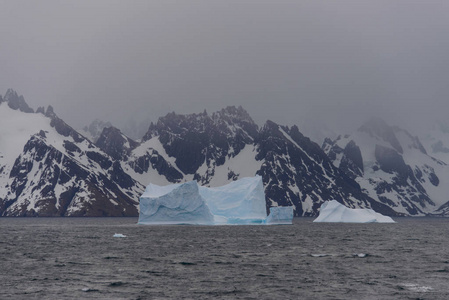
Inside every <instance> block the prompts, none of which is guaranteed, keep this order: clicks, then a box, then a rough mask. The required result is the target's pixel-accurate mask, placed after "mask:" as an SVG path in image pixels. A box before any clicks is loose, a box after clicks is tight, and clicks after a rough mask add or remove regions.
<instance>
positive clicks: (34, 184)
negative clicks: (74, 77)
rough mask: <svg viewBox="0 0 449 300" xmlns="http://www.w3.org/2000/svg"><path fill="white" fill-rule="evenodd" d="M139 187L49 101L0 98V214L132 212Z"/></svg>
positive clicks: (14, 95) (10, 96)
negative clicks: (35, 103) (40, 104)
mask: <svg viewBox="0 0 449 300" xmlns="http://www.w3.org/2000/svg"><path fill="white" fill-rule="evenodd" d="M17 103H18V104H19V105H16V104H17ZM143 189H144V187H143V186H142V185H141V184H140V183H139V182H137V181H135V180H134V179H133V178H131V177H130V176H129V175H128V174H126V173H125V172H124V171H123V169H122V168H121V165H120V162H118V161H116V160H114V159H113V158H111V157H110V156H109V155H107V154H106V153H104V152H103V151H101V150H100V149H99V148H98V147H97V146H95V145H94V144H93V143H92V142H90V141H89V140H88V139H86V138H85V137H83V136H82V135H80V134H79V133H78V132H76V131H75V130H74V129H73V128H71V127H70V126H69V125H67V124H66V123H65V122H64V121H63V120H61V119H60V118H59V117H58V116H57V115H56V114H55V113H54V111H53V109H52V107H51V106H49V107H48V108H47V109H46V110H45V111H44V109H42V108H40V109H38V112H37V113H33V110H31V109H29V107H28V105H26V103H25V102H24V99H23V97H22V96H17V93H15V92H14V91H12V90H8V92H7V93H6V95H5V97H4V98H3V99H0V215H1V216H37V215H39V216H135V215H137V213H138V209H137V208H138V197H139V195H140V193H141V192H142V191H143Z"/></svg>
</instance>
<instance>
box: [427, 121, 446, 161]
mask: <svg viewBox="0 0 449 300" xmlns="http://www.w3.org/2000/svg"><path fill="white" fill-rule="evenodd" d="M420 139H421V141H422V143H423V145H424V147H425V148H426V149H427V150H428V152H429V154H430V155H432V156H433V157H435V158H438V159H440V160H442V161H444V162H445V163H447V164H449V125H447V124H445V123H441V122H440V123H437V124H435V125H434V126H433V128H432V129H431V130H429V131H427V132H426V133H424V134H422V135H421V137H420Z"/></svg>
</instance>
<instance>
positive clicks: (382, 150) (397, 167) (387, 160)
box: [374, 145, 408, 177]
mask: <svg viewBox="0 0 449 300" xmlns="http://www.w3.org/2000/svg"><path fill="white" fill-rule="evenodd" d="M374 156H375V157H376V160H377V162H378V163H379V166H380V168H381V169H382V170H383V171H384V172H387V173H393V172H397V173H398V174H399V176H402V177H405V176H407V172H408V167H407V165H406V164H405V162H404V159H403V158H402V155H400V154H399V153H398V152H397V151H396V150H394V149H391V148H387V147H383V146H380V145H376V149H375V151H374Z"/></svg>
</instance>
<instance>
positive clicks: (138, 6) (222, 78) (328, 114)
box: [0, 0, 449, 135]
mask: <svg viewBox="0 0 449 300" xmlns="http://www.w3.org/2000/svg"><path fill="white" fill-rule="evenodd" d="M0 28H1V29H0V93H1V94H4V93H5V92H6V90H7V89H8V88H13V89H15V90H17V92H18V93H19V94H22V95H24V97H25V99H26V100H27V102H28V103H29V104H30V106H32V107H33V108H35V109H36V108H37V107H38V106H47V105H52V106H53V107H54V109H55V112H56V113H57V114H58V115H59V116H60V117H61V118H62V119H64V120H65V121H66V122H67V123H69V124H70V125H72V126H73V127H75V128H81V127H83V126H84V125H88V124H89V123H90V122H91V121H92V120H94V119H96V118H99V119H101V120H104V121H110V122H111V123H112V124H114V125H115V126H118V127H120V126H123V125H124V124H125V123H126V122H128V121H129V120H130V119H132V118H135V119H136V120H137V121H139V120H142V119H145V118H146V119H148V118H150V119H151V120H153V121H157V118H158V117H160V116H163V115H165V114H166V113H168V112H171V111H175V112H176V113H193V112H202V111H203V110H204V109H206V110H207V111H208V112H213V111H216V110H219V109H221V108H224V107H226V106H228V105H242V106H243V107H244V108H245V109H246V110H247V111H248V112H249V113H250V115H251V116H252V117H253V118H254V119H255V121H256V122H258V123H259V124H260V125H261V124H263V123H264V122H265V121H266V120H267V119H270V120H273V121H275V122H278V123H280V124H286V125H293V124H297V125H298V126H299V128H300V130H301V131H303V132H304V133H305V134H306V135H307V134H312V131H313V130H315V129H317V128H318V129H319V128H321V126H327V127H328V128H330V129H331V130H342V131H349V130H351V129H354V128H357V127H359V126H360V125H361V124H362V123H363V122H364V121H366V120H367V119H368V118H369V117H370V116H371V115H377V116H381V117H382V118H384V119H385V120H386V121H387V122H390V123H391V124H393V125H402V126H405V127H408V128H410V127H415V128H420V127H425V126H429V125H430V124H431V123H432V124H433V122H434V121H435V120H436V119H441V120H446V119H447V117H446V116H447V113H448V108H449V58H448V56H449V39H448V32H449V2H448V1H446V0H442V1H432V0H430V1H421V0H417V1H413V0H403V1H394V0H388V1H381V0H368V1H344V0H343V1H317V0H311V1H300V0H298V1H229V0H227V1H167V0H160V1H156V0H155V1H111V0H101V1H98V0H97V1H48V0H41V1H20V0H19V1H17V0H11V1H0Z"/></svg>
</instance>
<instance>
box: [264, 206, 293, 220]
mask: <svg viewBox="0 0 449 300" xmlns="http://www.w3.org/2000/svg"><path fill="white" fill-rule="evenodd" d="M292 219H293V206H274V207H270V214H269V215H268V217H267V219H266V221H265V223H266V224H292Z"/></svg>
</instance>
